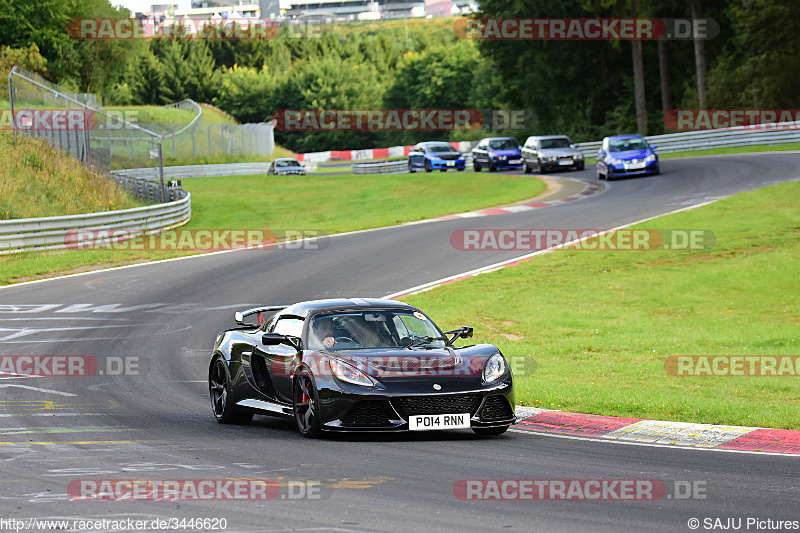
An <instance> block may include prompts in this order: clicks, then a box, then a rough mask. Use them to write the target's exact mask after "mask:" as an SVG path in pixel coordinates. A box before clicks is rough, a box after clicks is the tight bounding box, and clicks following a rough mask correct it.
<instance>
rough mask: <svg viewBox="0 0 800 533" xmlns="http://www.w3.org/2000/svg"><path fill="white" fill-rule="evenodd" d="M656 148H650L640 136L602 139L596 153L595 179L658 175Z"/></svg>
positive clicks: (618, 136) (619, 136) (616, 136)
mask: <svg viewBox="0 0 800 533" xmlns="http://www.w3.org/2000/svg"><path fill="white" fill-rule="evenodd" d="M656 148H657V147H656V146H650V145H649V144H648V143H647V140H646V139H645V138H644V137H642V136H641V135H615V136H613V137H606V138H605V139H603V145H602V146H601V148H600V151H599V152H598V153H597V178H598V179H607V180H610V179H613V178H618V177H624V176H642V175H646V174H653V175H655V174H658V173H659V172H660V169H659V165H658V155H657V154H656V152H655V149H656Z"/></svg>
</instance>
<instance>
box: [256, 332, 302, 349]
mask: <svg viewBox="0 0 800 533" xmlns="http://www.w3.org/2000/svg"><path fill="white" fill-rule="evenodd" d="M261 344H264V345H265V346H277V345H279V344H285V345H286V346H291V347H292V348H294V349H296V350H299V349H300V344H299V342H298V339H297V338H296V337H290V336H288V335H281V334H280V333H264V334H263V335H261Z"/></svg>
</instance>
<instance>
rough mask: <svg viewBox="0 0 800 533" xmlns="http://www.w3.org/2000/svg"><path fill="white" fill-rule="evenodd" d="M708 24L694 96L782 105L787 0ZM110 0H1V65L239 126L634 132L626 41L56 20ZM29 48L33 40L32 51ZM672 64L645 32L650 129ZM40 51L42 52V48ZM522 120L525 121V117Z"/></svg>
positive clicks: (798, 11)
mask: <svg viewBox="0 0 800 533" xmlns="http://www.w3.org/2000/svg"><path fill="white" fill-rule="evenodd" d="M691 3H692V1H691V0H659V1H656V0H637V1H636V2H633V1H632V0H537V1H536V2H530V1H528V0H482V2H481V10H482V12H481V13H480V14H479V15H478V16H480V17H522V18H531V17H549V18H554V17H601V18H602V17H612V16H613V17H628V16H631V14H632V12H633V11H632V10H635V13H636V15H637V16H639V17H666V18H687V17H690V16H691V7H690V6H691ZM698 5H699V6H700V12H699V13H698V16H699V17H705V18H711V19H714V20H715V21H716V22H717V23H718V24H719V27H720V33H719V35H718V36H717V37H715V38H713V39H709V40H707V41H705V43H704V46H705V53H706V57H707V65H708V67H707V70H708V77H707V86H708V91H707V95H706V97H707V101H706V106H707V107H712V108H731V107H747V108H793V107H798V106H797V96H796V94H797V91H796V87H797V86H798V81H800V80H799V78H800V31H799V30H800V3H798V2H792V1H788V0H749V1H748V2H742V1H735V0H703V1H702V2H699V3H698ZM126 16H129V13H128V12H127V11H126V10H124V9H122V8H113V7H111V5H110V4H109V2H108V0H67V1H63V0H59V1H57V0H39V1H38V2H36V3H31V2H26V1H25V0H0V45H1V46H2V47H3V48H2V51H1V52H0V69H5V70H7V68H9V67H8V65H10V64H21V65H22V66H25V67H26V68H28V69H31V70H35V71H37V72H40V73H42V74H43V75H45V76H46V77H48V78H49V79H51V80H53V81H55V82H57V83H60V84H62V85H65V86H67V87H68V88H71V89H73V90H77V91H81V92H96V93H99V94H100V95H102V96H103V97H104V99H105V101H106V103H108V104H116V105H128V104H154V105H161V104H164V103H168V102H172V101H176V100H180V99H182V98H186V97H189V98H193V99H195V100H197V101H200V102H208V103H215V104H216V105H217V106H219V107H220V108H221V109H223V110H225V111H227V112H229V113H230V114H231V115H233V116H234V117H235V118H236V119H238V120H239V121H242V122H248V121H265V120H269V119H270V118H271V117H272V116H273V113H275V112H276V111H278V110H282V109H305V108H318V109H405V108H410V109H431V108H438V109H452V108H459V109H523V110H526V112H528V113H529V114H530V113H533V114H535V116H536V117H537V121H536V124H535V125H534V126H532V127H530V128H529V130H526V131H519V132H513V133H514V134H515V135H516V136H517V137H524V136H527V135H528V134H533V133H550V132H563V133H567V134H570V135H572V137H573V139H574V140H576V141H583V140H595V139H598V138H600V137H602V136H603V135H606V134H608V133H610V132H619V131H635V130H636V129H637V121H636V113H635V106H634V100H635V99H634V82H633V79H634V72H633V61H632V43H631V42H630V41H530V40H528V41H520V40H517V41H499V40H487V41H472V40H465V39H459V38H458V37H457V36H456V33H455V32H454V30H453V24H454V23H455V21H456V20H457V19H452V18H451V19H427V20H426V19H422V20H420V19H417V20H409V21H402V20H401V21H389V22H381V23H376V22H360V23H351V24H342V25H337V26H333V27H329V26H321V27H314V30H313V32H311V34H310V35H309V33H308V32H302V31H301V32H298V31H297V30H296V29H291V28H289V27H284V28H282V29H281V33H280V34H279V35H278V36H277V37H276V38H274V39H269V40H182V41H176V40H169V39H156V40H151V41H130V40H128V41H116V40H99V41H80V40H75V39H72V38H71V37H70V36H69V35H68V33H67V29H66V28H67V23H68V22H69V21H70V20H72V19H75V18H80V17H126ZM37 47H38V48H37ZM662 51H663V52H665V53H666V54H667V55H666V57H667V58H668V59H667V62H666V64H667V65H668V66H669V74H662V72H661V70H660V68H659V52H658V43H656V42H654V41H644V42H642V56H643V60H644V61H643V65H644V67H643V72H642V76H641V77H640V78H639V79H643V83H644V88H645V94H646V113H647V118H648V120H647V133H651V134H652V133H662V132H665V126H664V123H663V120H662V117H663V113H664V109H663V108H662V99H661V96H662V95H661V92H662V87H668V88H669V89H670V93H671V101H670V102H669V106H670V107H673V108H696V107H697V106H698V91H697V81H696V68H695V50H694V44H693V42H692V41H688V40H686V41H667V42H666V45H665V46H664V47H663V48H662ZM39 54H41V55H39ZM528 124H530V123H528ZM484 134H485V131H470V132H428V133H425V134H421V133H420V132H413V131H406V132H391V133H389V132H383V133H380V132H348V133H342V132H331V133H312V134H301V133H289V132H280V131H278V132H276V138H277V141H278V142H279V143H280V144H284V145H285V146H287V147H289V148H291V149H293V150H295V151H312V150H326V149H347V148H366V147H375V146H388V145H392V144H409V143H413V142H416V141H418V140H420V139H421V138H422V137H425V138H440V139H451V140H462V139H469V138H476V137H480V136H483V135H484Z"/></svg>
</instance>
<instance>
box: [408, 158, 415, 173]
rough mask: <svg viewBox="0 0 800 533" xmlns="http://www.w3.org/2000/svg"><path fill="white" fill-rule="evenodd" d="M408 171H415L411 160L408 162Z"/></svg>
mask: <svg viewBox="0 0 800 533" xmlns="http://www.w3.org/2000/svg"><path fill="white" fill-rule="evenodd" d="M408 171H409V172H411V173H412V174H413V173H414V172H416V170H415V169H414V163H412V162H411V161H409V162H408Z"/></svg>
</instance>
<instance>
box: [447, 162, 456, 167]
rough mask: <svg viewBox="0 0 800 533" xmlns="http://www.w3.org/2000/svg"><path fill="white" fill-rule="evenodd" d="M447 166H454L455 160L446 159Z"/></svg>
mask: <svg viewBox="0 0 800 533" xmlns="http://www.w3.org/2000/svg"><path fill="white" fill-rule="evenodd" d="M447 166H448V167H454V166H456V162H455V161H448V162H447Z"/></svg>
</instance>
